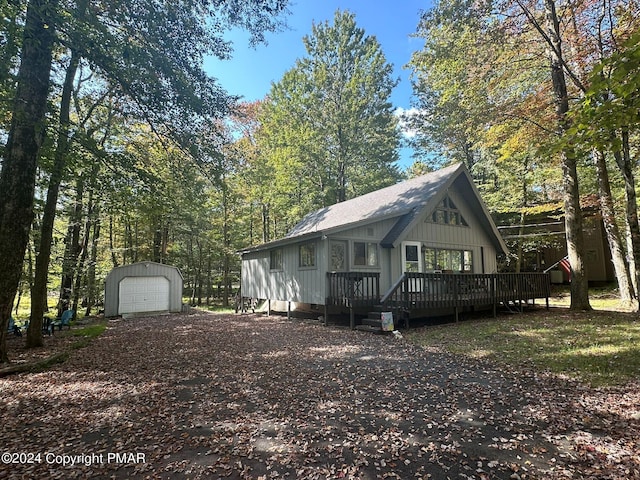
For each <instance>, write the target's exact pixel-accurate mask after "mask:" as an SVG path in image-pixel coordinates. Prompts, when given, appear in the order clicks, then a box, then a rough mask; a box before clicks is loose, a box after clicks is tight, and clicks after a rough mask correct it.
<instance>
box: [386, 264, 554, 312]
mask: <svg viewBox="0 0 640 480" xmlns="http://www.w3.org/2000/svg"><path fill="white" fill-rule="evenodd" d="M550 292H551V282H550V280H549V274H546V273H494V274H477V273H405V274H403V275H402V276H401V277H400V279H398V281H397V282H396V283H395V284H394V285H393V286H392V287H391V288H390V289H389V291H388V292H387V293H385V294H384V295H383V296H382V298H381V299H380V304H381V305H382V306H384V307H387V308H388V309H389V310H391V311H394V312H395V313H396V314H395V315H394V317H396V318H397V317H398V316H399V313H400V312H407V311H410V310H414V309H415V310H417V309H420V310H424V309H441V308H453V309H454V311H455V313H456V315H457V313H458V308H459V307H467V306H493V308H494V311H495V308H496V307H497V305H498V304H503V305H512V306H514V307H517V308H522V306H523V305H524V304H526V303H527V302H529V301H532V300H535V299H536V298H544V299H546V302H547V306H548V303H549V296H550Z"/></svg>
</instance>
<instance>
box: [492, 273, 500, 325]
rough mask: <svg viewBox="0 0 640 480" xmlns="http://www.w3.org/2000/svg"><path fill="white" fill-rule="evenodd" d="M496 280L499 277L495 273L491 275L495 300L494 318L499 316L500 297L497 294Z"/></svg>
mask: <svg viewBox="0 0 640 480" xmlns="http://www.w3.org/2000/svg"><path fill="white" fill-rule="evenodd" d="M496 282H497V277H496V276H495V275H492V276H491V287H490V288H491V299H492V302H493V318H496V317H497V316H498V297H497V295H496V291H497V290H496Z"/></svg>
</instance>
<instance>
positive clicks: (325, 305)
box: [324, 302, 329, 327]
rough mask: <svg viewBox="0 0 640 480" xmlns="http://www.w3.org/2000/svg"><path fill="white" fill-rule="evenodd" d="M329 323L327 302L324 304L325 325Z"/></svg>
mask: <svg viewBox="0 0 640 480" xmlns="http://www.w3.org/2000/svg"><path fill="white" fill-rule="evenodd" d="M328 325H329V307H327V303H326V302H325V304H324V326H325V327H326V326H328Z"/></svg>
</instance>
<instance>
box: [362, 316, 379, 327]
mask: <svg viewBox="0 0 640 480" xmlns="http://www.w3.org/2000/svg"><path fill="white" fill-rule="evenodd" d="M362 324H363V325H368V326H370V327H377V328H379V329H380V330H382V320H380V319H379V318H371V317H369V318H363V319H362Z"/></svg>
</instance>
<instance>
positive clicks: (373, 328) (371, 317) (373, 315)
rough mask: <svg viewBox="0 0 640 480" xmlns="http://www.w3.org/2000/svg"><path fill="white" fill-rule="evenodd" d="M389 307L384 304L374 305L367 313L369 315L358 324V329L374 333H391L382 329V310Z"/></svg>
mask: <svg viewBox="0 0 640 480" xmlns="http://www.w3.org/2000/svg"><path fill="white" fill-rule="evenodd" d="M388 310H389V309H388V308H386V307H384V306H383V305H374V306H373V309H372V311H370V312H368V313H367V317H366V318H363V319H362V321H361V322H362V323H361V324H360V325H356V330H361V331H363V332H373V333H391V332H390V331H385V330H383V329H382V312H385V311H388Z"/></svg>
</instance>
